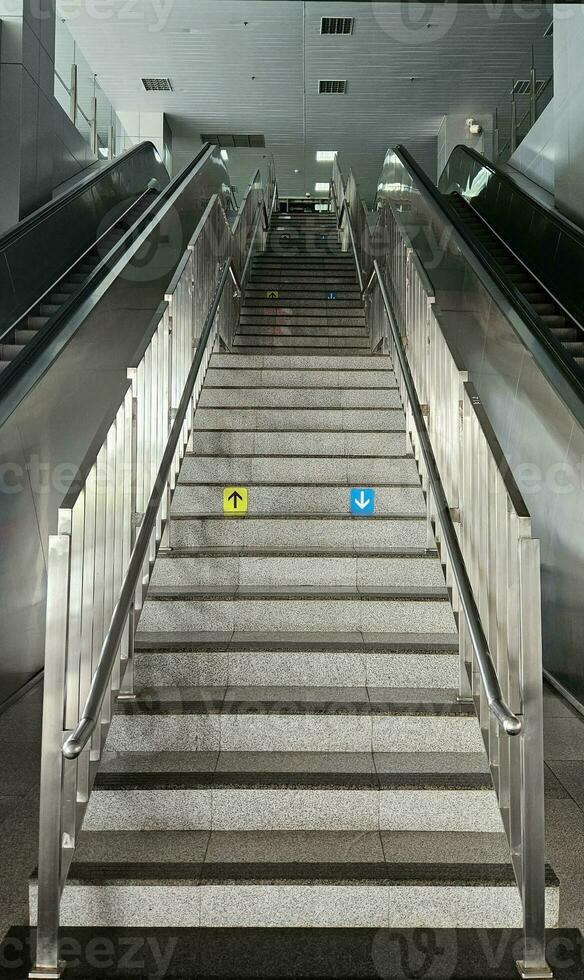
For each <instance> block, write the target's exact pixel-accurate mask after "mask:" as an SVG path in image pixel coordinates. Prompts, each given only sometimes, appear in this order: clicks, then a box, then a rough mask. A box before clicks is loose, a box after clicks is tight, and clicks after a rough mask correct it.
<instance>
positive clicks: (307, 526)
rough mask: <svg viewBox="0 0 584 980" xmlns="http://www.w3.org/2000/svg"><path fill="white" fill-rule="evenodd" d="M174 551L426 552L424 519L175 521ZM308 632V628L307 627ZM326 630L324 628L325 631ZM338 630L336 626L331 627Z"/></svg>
mask: <svg viewBox="0 0 584 980" xmlns="http://www.w3.org/2000/svg"><path fill="white" fill-rule="evenodd" d="M171 534H172V545H173V548H199V547H204V548H207V547H209V548H220V547H227V548H235V547H240V548H244V547H252V548H284V549H289V548H298V549H301V550H303V551H305V550H307V549H314V548H317V549H322V550H324V549H337V550H339V549H340V550H342V549H343V548H345V549H347V548H358V549H364V550H366V551H370V550H372V549H386V548H425V547H426V546H427V538H428V535H427V527H426V519H425V518H422V517H353V518H352V517H349V516H344V517H322V516H321V515H316V514H315V515H313V516H310V515H303V516H298V515H293V514H288V515H286V516H281V517H275V516H272V517H258V516H254V515H253V514H250V515H249V516H248V517H245V518H238V519H231V518H225V517H223V516H222V515H221V516H219V515H218V514H215V515H207V516H205V517H175V518H174V519H173V521H172V527H171ZM307 628H308V627H307ZM324 628H325V627H323V629H324ZM331 628H332V629H336V627H334V626H333V627H331Z"/></svg>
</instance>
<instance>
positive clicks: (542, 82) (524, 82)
mask: <svg viewBox="0 0 584 980" xmlns="http://www.w3.org/2000/svg"><path fill="white" fill-rule="evenodd" d="M546 85H547V80H546V79H545V78H538V80H537V82H536V85H535V92H536V95H538V96H539V95H541V93H542V92H543V90H544V88H545V87H546ZM530 89H531V82H530V81H529V79H528V78H519V79H518V80H517V81H516V82H515V83H514V84H513V88H512V89H511V95H529V92H530Z"/></svg>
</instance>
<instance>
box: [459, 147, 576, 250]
mask: <svg viewBox="0 0 584 980" xmlns="http://www.w3.org/2000/svg"><path fill="white" fill-rule="evenodd" d="M456 150H460V151H461V152H464V153H466V154H468V156H470V157H471V158H472V159H473V160H475V161H476V162H477V163H479V164H480V165H481V167H484V168H485V170H490V171H491V173H492V174H495V175H496V176H497V177H498V178H499V179H500V180H503V181H505V183H507V184H511V185H512V186H513V191H514V192H515V193H517V194H519V196H520V197H521V198H522V200H525V201H527V202H528V204H529V207H531V208H534V209H535V210H537V211H538V212H539V213H540V214H543V215H544V217H545V218H546V219H547V220H548V221H549V222H551V223H552V224H554V225H556V226H557V227H558V228H560V229H561V231H562V234H564V235H569V236H570V238H571V239H572V240H573V241H574V242H576V244H577V245H578V246H579V247H580V248H581V249H583V250H584V232H580V231H579V230H578V229H577V228H576V227H575V226H574V225H573V224H572V223H571V222H569V221H568V220H567V219H566V218H564V216H563V215H561V214H559V212H558V211H552V210H551V208H547V207H546V206H545V204H542V203H541V201H538V200H537V199H536V198H535V197H531V195H530V194H528V193H527V191H525V190H523V188H522V187H520V186H519V184H517V183H516V182H515V181H514V180H513V177H512V176H511V175H510V174H508V173H506V172H505V171H504V170H502V169H501V167H499V166H498V164H496V163H492V162H491V160H487V159H486V158H485V157H483V156H481V154H480V153H478V152H477V151H476V150H474V149H473V148H472V147H471V146H457V147H455V149H454V150H453V151H452V152H453V153H454V152H456ZM463 196H464V195H463Z"/></svg>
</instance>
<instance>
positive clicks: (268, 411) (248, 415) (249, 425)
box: [194, 408, 405, 451]
mask: <svg viewBox="0 0 584 980" xmlns="http://www.w3.org/2000/svg"><path fill="white" fill-rule="evenodd" d="M194 428H195V431H199V430H201V429H216V430H219V431H240V432H245V431H248V432H250V431H251V432H255V433H260V432H272V433H276V432H294V431H309V432H340V433H344V432H362V433H367V432H383V433H384V434H388V433H390V432H405V417H404V413H403V411H402V409H401V408H399V409H398V408H371V409H369V408H342V409H326V408H306V409H303V408H287V409H285V408H237V409H232V408H198V409H197V411H196V412H195V422H194ZM283 451H284V450H283Z"/></svg>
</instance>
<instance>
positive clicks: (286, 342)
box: [233, 333, 370, 356]
mask: <svg viewBox="0 0 584 980" xmlns="http://www.w3.org/2000/svg"><path fill="white" fill-rule="evenodd" d="M233 348H234V350H235V351H239V350H241V351H244V352H249V353H250V354H255V353H258V352H260V353H261V352H264V351H265V352H268V353H269V351H270V349H271V348H276V349H278V348H280V349H281V350H282V351H283V352H285V353H292V352H293V351H294V350H299V351H301V352H302V353H303V354H305V353H310V352H311V351H312V352H314V353H315V354H320V353H321V352H322V351H323V350H326V351H329V350H330V351H331V352H332V353H335V352H337V353H341V354H344V353H345V351H350V353H352V354H353V353H355V352H359V353H360V354H364V355H366V356H368V355H369V353H370V341H369V337H368V336H367V334H363V335H360V336H357V337H334V336H326V335H323V334H322V333H320V334H318V335H317V336H306V335H305V336H302V335H300V336H299V335H297V334H293V333H280V334H271V335H270V334H262V333H254V334H241V333H238V334H237V335H236V337H235V341H234V344H233Z"/></svg>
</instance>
